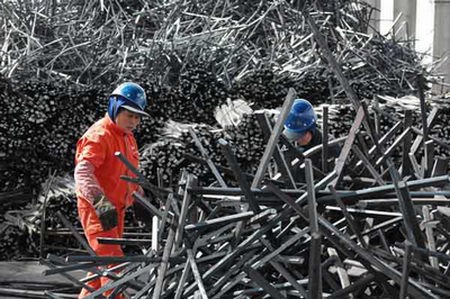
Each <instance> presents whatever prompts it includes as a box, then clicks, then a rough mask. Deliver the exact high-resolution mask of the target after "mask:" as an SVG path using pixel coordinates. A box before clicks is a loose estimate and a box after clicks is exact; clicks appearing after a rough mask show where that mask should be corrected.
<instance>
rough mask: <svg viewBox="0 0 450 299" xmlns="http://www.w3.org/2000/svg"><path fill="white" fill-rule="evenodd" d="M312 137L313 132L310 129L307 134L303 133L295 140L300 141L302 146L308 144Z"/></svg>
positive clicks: (299, 143)
mask: <svg viewBox="0 0 450 299" xmlns="http://www.w3.org/2000/svg"><path fill="white" fill-rule="evenodd" d="M311 139H312V133H311V132H310V131H308V132H306V133H305V134H303V135H302V136H300V137H299V138H297V139H296V140H295V141H296V142H297V143H298V145H300V146H304V145H307V144H308V143H309V142H310V141H311Z"/></svg>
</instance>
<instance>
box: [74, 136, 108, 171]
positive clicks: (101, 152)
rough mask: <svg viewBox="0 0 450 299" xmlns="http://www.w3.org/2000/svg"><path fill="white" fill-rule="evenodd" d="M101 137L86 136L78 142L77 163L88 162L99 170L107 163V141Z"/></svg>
mask: <svg viewBox="0 0 450 299" xmlns="http://www.w3.org/2000/svg"><path fill="white" fill-rule="evenodd" d="M102 139H103V138H101V136H85V137H83V138H82V139H80V140H79V141H78V144H77V156H76V162H77V163H79V162H81V161H88V162H89V163H91V164H92V165H94V167H95V168H99V167H100V166H101V165H102V164H103V163H104V161H105V157H106V152H107V141H106V140H102Z"/></svg>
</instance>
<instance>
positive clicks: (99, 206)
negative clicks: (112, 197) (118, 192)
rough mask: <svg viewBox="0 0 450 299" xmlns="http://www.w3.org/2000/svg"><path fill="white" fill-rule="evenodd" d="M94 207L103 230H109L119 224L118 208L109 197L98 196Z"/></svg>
mask: <svg viewBox="0 0 450 299" xmlns="http://www.w3.org/2000/svg"><path fill="white" fill-rule="evenodd" d="M94 208H95V213H96V214H97V216H98V219H100V222H101V224H102V227H103V230H105V231H107V230H110V229H112V228H114V227H116V226H117V210H116V208H115V207H114V205H113V204H112V203H111V201H109V199H108V198H106V197H105V196H104V195H100V196H98V197H96V198H95V199H94Z"/></svg>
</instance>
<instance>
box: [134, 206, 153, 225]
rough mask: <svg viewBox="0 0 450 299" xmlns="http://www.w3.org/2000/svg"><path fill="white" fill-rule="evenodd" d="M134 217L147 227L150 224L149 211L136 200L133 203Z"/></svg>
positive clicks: (150, 216)
mask: <svg viewBox="0 0 450 299" xmlns="http://www.w3.org/2000/svg"><path fill="white" fill-rule="evenodd" d="M133 212H134V217H135V219H136V220H137V221H141V222H143V223H144V224H145V225H146V226H147V227H151V226H152V215H151V214H150V212H149V211H147V209H146V208H145V207H144V206H143V205H142V204H141V203H140V202H139V201H137V200H135V201H134V203H133Z"/></svg>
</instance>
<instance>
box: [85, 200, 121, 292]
mask: <svg viewBox="0 0 450 299" xmlns="http://www.w3.org/2000/svg"><path fill="white" fill-rule="evenodd" d="M79 200H80V199H79ZM117 214H118V225H117V226H116V227H114V228H113V229H111V230H108V231H103V228H102V225H101V223H100V220H99V218H98V217H97V214H96V213H95V209H94V208H93V207H78V216H79V217H80V221H81V225H82V226H83V230H84V233H85V236H86V239H87V240H88V243H89V245H90V246H91V248H92V249H93V250H94V252H95V253H96V255H97V256H123V251H122V248H121V247H120V245H111V244H101V243H99V242H98V241H97V238H98V237H104V238H122V235H123V228H124V221H125V209H121V210H120V211H119V210H118V211H117ZM112 266H113V265H110V266H109V267H112ZM93 274H94V273H88V276H87V277H90V276H92V275H93ZM109 281H110V280H109V279H108V278H107V277H103V276H102V277H101V278H96V279H92V280H89V281H88V282H86V283H85V284H86V285H87V286H88V287H90V289H91V291H92V292H93V291H95V290H98V289H100V288H101V287H103V286H105V285H106V284H107V283H108V282H109ZM113 290H114V289H111V290H108V291H106V292H104V293H103V295H104V296H106V297H108V296H109V295H110V294H111V293H112V292H113ZM91 291H89V289H86V288H83V289H82V290H81V293H80V295H79V296H78V298H79V299H81V298H85V297H86V296H87V295H89V294H90V293H91ZM114 298H117V299H122V298H123V296H122V295H116V296H115V297H114Z"/></svg>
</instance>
